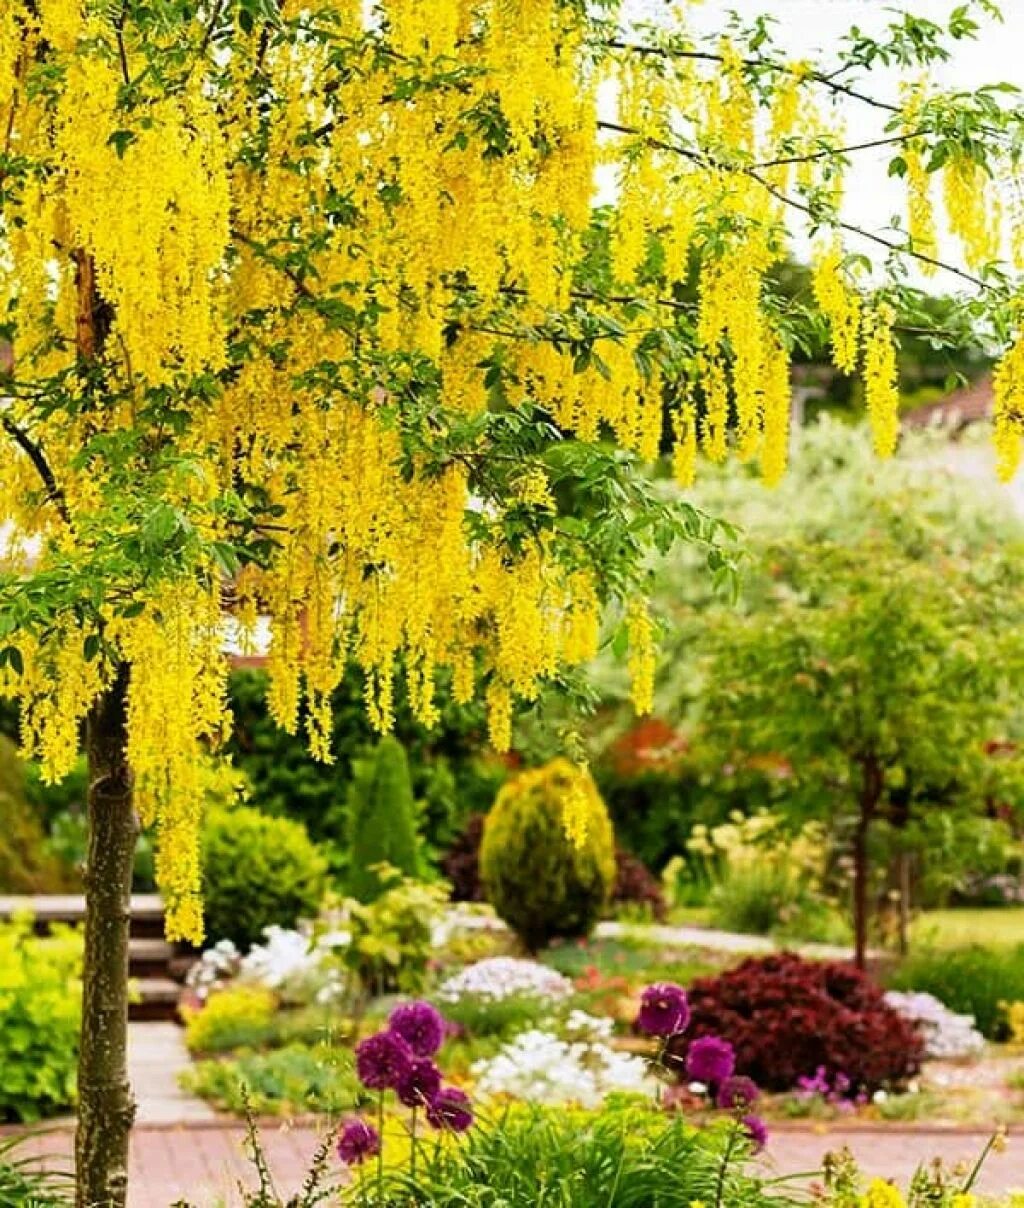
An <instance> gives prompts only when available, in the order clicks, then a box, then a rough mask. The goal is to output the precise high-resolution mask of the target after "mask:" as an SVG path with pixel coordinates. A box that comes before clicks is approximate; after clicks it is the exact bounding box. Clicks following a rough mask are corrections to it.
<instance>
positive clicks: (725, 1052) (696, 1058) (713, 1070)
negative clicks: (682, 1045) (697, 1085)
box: [686, 1036, 736, 1083]
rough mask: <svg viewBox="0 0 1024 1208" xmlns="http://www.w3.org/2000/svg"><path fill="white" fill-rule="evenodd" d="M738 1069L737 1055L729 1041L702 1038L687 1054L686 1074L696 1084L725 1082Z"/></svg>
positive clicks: (713, 1037) (711, 1037) (696, 1041)
mask: <svg viewBox="0 0 1024 1208" xmlns="http://www.w3.org/2000/svg"><path fill="white" fill-rule="evenodd" d="M735 1068H736V1054H735V1052H734V1051H733V1047H732V1045H731V1044H730V1043H729V1042H728V1040H720V1039H719V1038H718V1037H717V1036H701V1037H699V1038H698V1039H697V1040H695V1041H694V1042H693V1043H692V1044H691V1045H690V1047H689V1049H688V1050H687V1052H686V1073H687V1075H688V1076H689V1077H690V1078H692V1079H693V1080H694V1082H706V1083H711V1082H715V1083H718V1082H724V1081H725V1080H726V1078H730V1077H732V1072H733V1070H734V1069H735Z"/></svg>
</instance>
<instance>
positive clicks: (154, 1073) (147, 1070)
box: [128, 1022, 217, 1124]
mask: <svg viewBox="0 0 1024 1208" xmlns="http://www.w3.org/2000/svg"><path fill="white" fill-rule="evenodd" d="M190 1063H191V1062H190V1058H189V1055H188V1050H187V1049H186V1048H185V1042H184V1039H183V1033H182V1029H181V1028H180V1027H179V1026H178V1024H176V1023H148V1022H146V1023H131V1024H129V1025H128V1077H129V1079H130V1081H131V1084H132V1087H133V1088H134V1090H135V1099H136V1116H135V1118H136V1120H137V1122H138V1123H139V1124H188V1123H192V1122H193V1121H197V1120H215V1119H216V1118H217V1115H216V1113H215V1112H214V1110H213V1108H212V1107H210V1105H209V1104H208V1103H205V1102H204V1101H203V1100H202V1099H197V1098H195V1096H193V1095H189V1094H187V1093H186V1092H185V1091H183V1090H182V1089H181V1087H180V1086H179V1085H178V1074H179V1073H180V1072H181V1071H182V1070H183V1069H186V1068H187V1067H188V1066H189V1065H190Z"/></svg>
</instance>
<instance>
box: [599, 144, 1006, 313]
mask: <svg viewBox="0 0 1024 1208" xmlns="http://www.w3.org/2000/svg"><path fill="white" fill-rule="evenodd" d="M597 124H598V127H599V128H600V129H602V130H611V131H613V132H614V133H617V134H630V135H633V136H635V137H638V138H643V139H644V141H645V142H646V143H647V145H648V146H650V147H655V148H656V149H658V150H660V151H669V152H672V153H673V154H675V155H680V156H682V157H683V158H684V159H689V160H691V161H692V162H694V163H696V164H699V165H700V166H701V167H703V168H709V169H713V170H716V171H719V172H735V173H740V174H742V175H745V176H749V177H750V179H751V180H755V181H757V183H758V184H759V185H760V186H761V187H762V188H763V189H764V190H766V192H768V193H769V194H770V195H771V196H772V197H774V198H775V199H776V201H780V202H782V204H783V205H785V206H788V207H789V208H790V209H793V210H799V211H800V212H801V213H802V214H807V215H809V216H810V217H811V218H816V217H817V215H816V214H815V212H814V210H813V209H812V207H811V206H809V205H808V204H807V203H806V202H804V201H801V200H800V199H799V198H796V197H792V196H790V195H789V194H788V193H783V191H782V190H781V189H779V188H776V186H775V185H773V184H772V183H771V181H768V180H765V178H764V177H763V176H761V175H759V173H758V170H757V169H758V167H759V166H764V165H751V164H729V163H723V162H721V161H720V160H715V159H712V158H711V157H710V156H707V155H705V154H703V153H702V152H700V151H695V150H693V148H691V147H681V146H679V145H678V144H676V143H670V142H666V141H665V140H664V139H660V138H652V137H651V136H649V135H644V134H642V133H641V131H639V130H637V129H635V128H634V127H631V126H623V125H620V124H619V123H618V122H598V123H597ZM911 137H912V136H911ZM769 166H770V165H769ZM830 225H831V226H833V227H835V228H836V229H837V230H842V231H848V232H849V233H850V234H851V235H858V236H860V238H862V239H867V240H869V241H870V242H871V243H875V244H877V245H878V246H879V247H884V248H888V250H889V251H891V252H898V253H899V254H900V255H903V256H910V257H911V258H912V259H914V260H918V261H920V262H921V263H922V264H930V265H932V267H934V268H940V269H943V270H944V271H945V272H947V273H953V275H954V276H957V277H960V278H962V279H963V280H964V281H969V282H970V283H971V284H972V285H973V286H975V287H976V288H978V289H982V290H986V291H988V290H991V289H992V288H993V287H992V286H991V285H989V283H988V282H987V281H983V280H982V279H981V278H980V277H976V276H975V275H974V274H973V273H969V272H967V270H966V269H962V268H958V267H957V266H956V265H955V264H950V263H949V262H948V261H946V260H938V259H937V258H936V257H934V256H929V255H927V254H926V253H924V252H919V251H916V250H915V249H914V248H911V247H907V245H906V244H904V243H897V242H896V241H895V240H893V239H886V237H885V236H884V235H879V234H877V233H876V232H874V231H869V230H867V229H865V228H864V227H860V226H856V225H855V224H854V223H851V222H844V221H843V220H842V219H840V218H836V219H834V220H832V221H831V223H830Z"/></svg>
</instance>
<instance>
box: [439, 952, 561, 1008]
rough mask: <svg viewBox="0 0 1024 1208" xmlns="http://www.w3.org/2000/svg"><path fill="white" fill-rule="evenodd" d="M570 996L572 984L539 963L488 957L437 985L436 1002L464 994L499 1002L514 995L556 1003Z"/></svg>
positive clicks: (456, 998)
mask: <svg viewBox="0 0 1024 1208" xmlns="http://www.w3.org/2000/svg"><path fill="white" fill-rule="evenodd" d="M571 994H572V982H571V981H569V979H568V978H566V977H563V976H562V975H561V973H556V972H555V970H554V969H549V968H548V967H547V966H546V965H542V964H540V962H539V961H528V960H519V959H517V958H515V957H512V956H491V957H488V958H487V959H486V960H482V961H477V962H476V964H474V965H467V966H466V968H465V969H463V970H461V971H460V972H459V973H456V974H454V975H453V976H452V977H449V978H448V980H447V981H444V982H442V983H441V986H440V988H439V989H438V991H437V999H438V1001H440V1002H457V1001H458V1000H459V999H460V998H462V997H464V996H466V995H476V996H478V997H480V998H487V999H490V1000H491V1001H492V1002H500V1001H501V1000H502V999H504V998H513V997H516V996H518V995H533V996H534V997H536V998H547V999H551V1000H552V1001H556V1002H559V1001H561V1000H562V999H565V998H568V997H569V996H570V995H571Z"/></svg>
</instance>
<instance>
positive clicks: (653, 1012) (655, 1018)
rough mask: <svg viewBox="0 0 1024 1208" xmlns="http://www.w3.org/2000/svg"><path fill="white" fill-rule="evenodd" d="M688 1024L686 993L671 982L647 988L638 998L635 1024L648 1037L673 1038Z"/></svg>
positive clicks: (688, 1011)
mask: <svg viewBox="0 0 1024 1208" xmlns="http://www.w3.org/2000/svg"><path fill="white" fill-rule="evenodd" d="M689 1022H690V1004H689V1003H688V1002H687V1001H686V991H685V990H684V989H683V987H682V986H677V985H674V984H673V983H672V982H658V983H656V984H655V985H653V986H648V987H647V989H646V990H645V991H644V992H643V995H642V996H641V998H640V1014H639V1015H638V1016H637V1020H636V1024H637V1027H638V1028H639V1029H640V1031H641V1032H646V1033H647V1035H648V1036H675V1035H677V1034H678V1033H679V1032H682V1031H684V1030H685V1028H686V1025H687V1024H688V1023H689Z"/></svg>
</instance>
